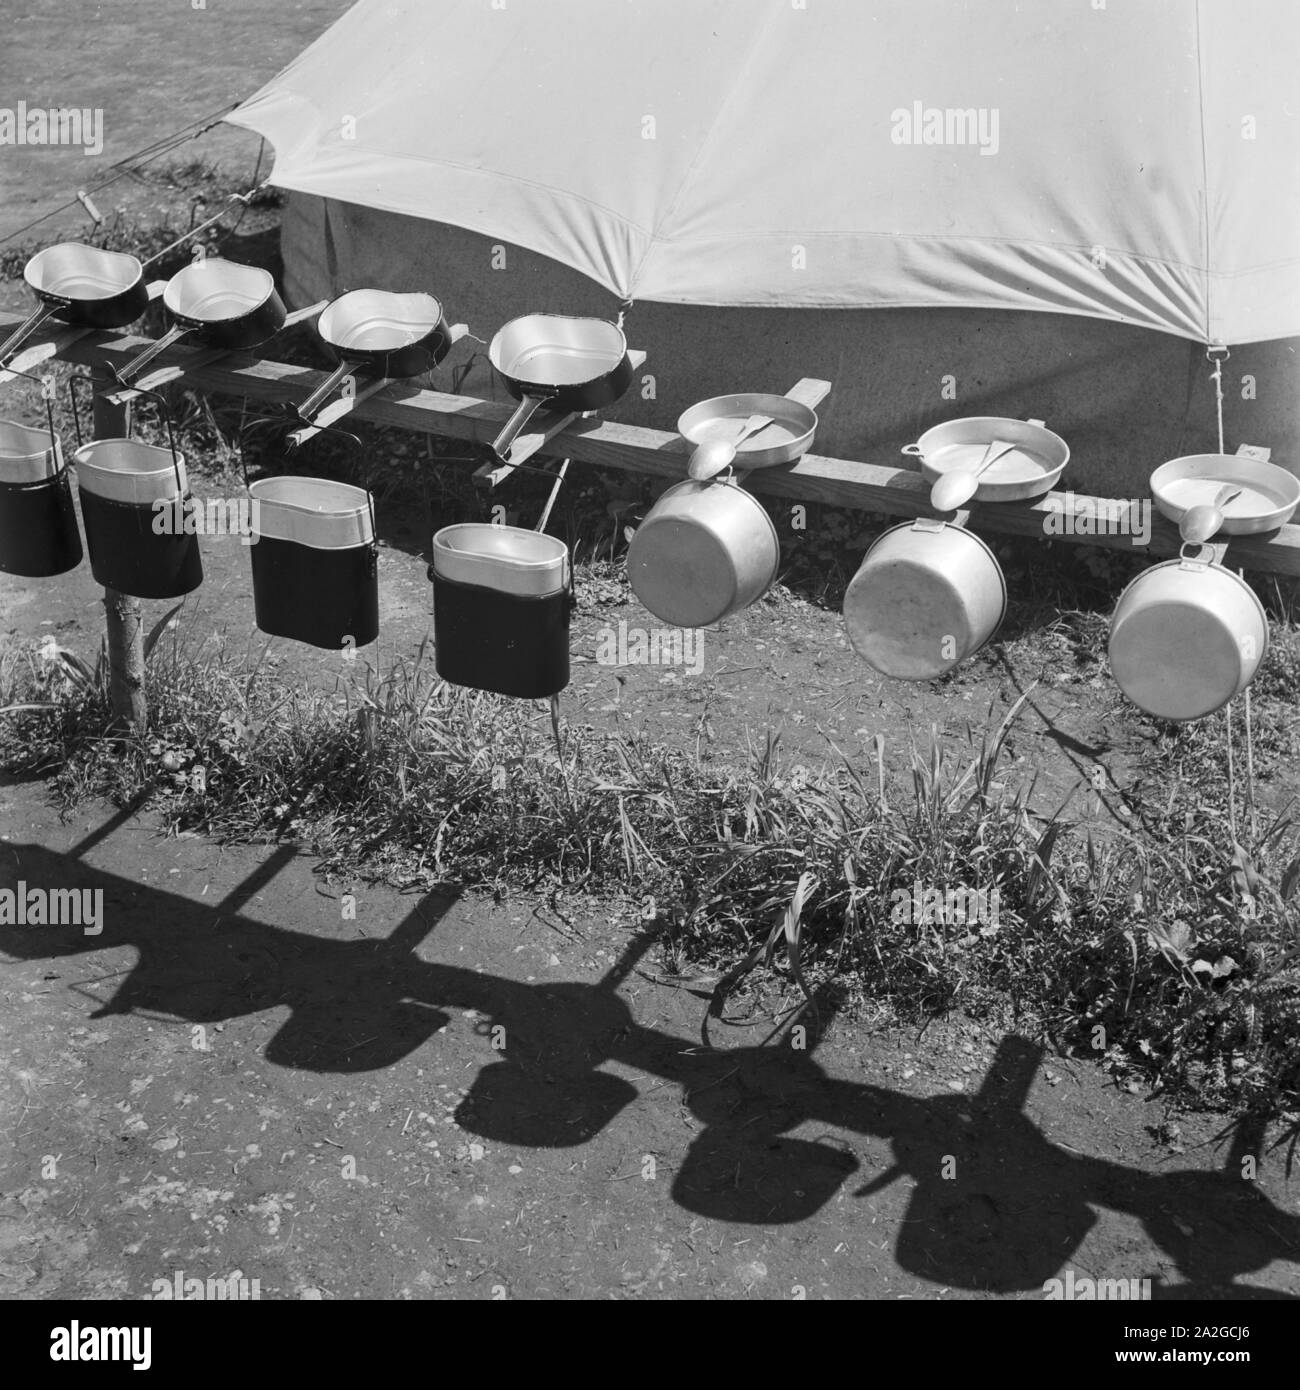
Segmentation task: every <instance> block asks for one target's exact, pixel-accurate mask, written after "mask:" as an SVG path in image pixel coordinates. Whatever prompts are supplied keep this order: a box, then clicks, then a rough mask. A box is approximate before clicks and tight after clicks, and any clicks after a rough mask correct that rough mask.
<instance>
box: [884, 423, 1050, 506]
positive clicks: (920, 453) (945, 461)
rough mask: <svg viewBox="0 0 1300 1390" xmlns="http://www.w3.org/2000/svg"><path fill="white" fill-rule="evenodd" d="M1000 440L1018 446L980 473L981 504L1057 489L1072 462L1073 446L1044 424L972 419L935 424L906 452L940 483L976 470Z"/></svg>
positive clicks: (928, 476) (978, 495) (978, 497)
mask: <svg viewBox="0 0 1300 1390" xmlns="http://www.w3.org/2000/svg"><path fill="white" fill-rule="evenodd" d="M995 439H1000V440H1002V441H1003V442H1004V443H1006V444H1014V445H1015V446H1016V447H1015V448H1014V449H1013V450H1012V451H1011V452H1010V453H1009V454H1003V456H1002V457H1001V458H1000V459H998V460H997V461H996V462H994V463H990V464H989V466H988V467H987V468H986V469H985V470H984V471H983V472H982V473H981V474H980V475H979V487H978V489H977V491H976V493H975V497H974V500H975V501H976V502H1024V501H1028V500H1030V499H1031V498H1035V497H1042V496H1043V495H1044V494H1045V493H1048V492H1051V490H1052V489H1053V488H1054V487H1055V486H1056V484H1057V482H1058V480H1059V479H1060V476H1061V474H1062V473H1063V472H1064V471H1065V465H1066V464H1067V463H1069V461H1070V447H1069V445H1068V444H1066V442H1065V440H1064V439H1062V438H1061V436H1060V435H1059V434H1054V433H1053V432H1052V431H1051V430H1049V429H1047V428H1046V427H1045V426H1044V425H1043V422H1042V421H1041V420H1013V419H1010V418H1008V417H1006V416H1001V415H970V416H967V417H966V418H964V419H961V420H947V421H945V422H944V423H943V424H942V425H935V426H934V427H933V428H932V429H928V430H926V432H925V433H924V434H923V435H922V436H921V437H920V439H918V440H917V441H916V443H915V444H908V445H905V446H904V448H903V453H905V454H910V455H912V456H913V457H915V458H919V459H920V460H921V474H922V476H923V477H924V478H925V479H926V481H927V482H931V483H933V482H937V481H938V480H939V479H940V478H942V477H943V475H944V474H945V473H955V472H958V471H959V470H966V471H969V472H974V471H975V469H976V468H978V467H979V463H980V460H981V459H982V458H983V457H984V453H985V451H986V450H987V448H988V446H989V445H990V444H991V443H992V442H993V441H994V440H995Z"/></svg>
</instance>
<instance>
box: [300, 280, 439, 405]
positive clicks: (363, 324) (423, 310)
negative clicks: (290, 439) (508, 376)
mask: <svg viewBox="0 0 1300 1390" xmlns="http://www.w3.org/2000/svg"><path fill="white" fill-rule="evenodd" d="M316 331H317V332H318V333H319V334H320V336H321V338H322V339H323V340H324V341H325V342H326V343H328V344H329V346H330V347H332V348H333V349H334V350H335V352H337V353H338V354H339V358H340V361H339V365H338V366H337V367H336V368H335V369H334V371H333V372H331V373H330V375H329V376H328V377H327V378H326V380H324V381H323V382H321V384H320V385H319V386H318V387H317V388H316V390H315V391H313V392H312V393H311V395H310V396H308V398H307V399H306V400H305V401H304V402H303V403H302V405H301V406H299V407H298V409H297V411H296V412H295V413H296V414H297V416H298V417H299V419H303V420H309V419H310V417H311V415H312V414H313V412H314V411H316V410H317V409H319V407H320V405H321V403H322V402H323V401H324V400H325V399H326V398H327V397H328V396H329V395H330V393H331V392H332V391H333V390H334V388H335V387H336V386H337V385H338V384H339V382H341V381H342V380H343V378H344V377H345V376H349V375H353V374H355V373H357V372H368V373H370V374H371V375H372V376H377V377H410V376H419V375H420V374H421V373H422V372H428V371H432V370H433V368H434V367H436V366H438V365H439V363H441V361H442V360H443V358H444V357H446V355H447V354H448V353H449V352H450V351H451V349H452V346H453V344H455V343H456V342H457V341H458V340H459V339H460V338H462V337H464V335H465V332H466V329H465V325H464V324H456V325H455V327H453V328H449V327H448V326H447V320H446V318H445V317H444V315H443V310H442V305H441V304H440V303H439V302H438V301H437V300H436V299H435V298H434V297H433V296H432V295H431V294H418V293H417V294H398V293H395V292H393V291H391V290H350V291H349V292H348V293H347V294H343V295H340V296H339V297H338V298H337V299H336V300H334V302H333V303H332V304H330V305H329V306H328V308H326V309H325V311H324V312H323V313H322V314H321V316H320V318H319V319H318V320H317V322H316Z"/></svg>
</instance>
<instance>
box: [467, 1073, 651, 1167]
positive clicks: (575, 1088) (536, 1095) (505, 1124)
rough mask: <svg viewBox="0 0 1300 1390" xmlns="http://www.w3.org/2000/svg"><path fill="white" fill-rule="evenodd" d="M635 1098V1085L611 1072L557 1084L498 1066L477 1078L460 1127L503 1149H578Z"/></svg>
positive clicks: (586, 1075)
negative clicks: (519, 1146) (512, 1146)
mask: <svg viewBox="0 0 1300 1390" xmlns="http://www.w3.org/2000/svg"><path fill="white" fill-rule="evenodd" d="M636 1098H637V1089H636V1087H635V1086H633V1085H632V1084H631V1083H630V1082H628V1081H624V1080H623V1078H622V1077H620V1076H611V1075H609V1073H607V1072H602V1071H584V1072H583V1073H582V1074H581V1075H578V1076H569V1077H564V1078H562V1079H559V1080H557V1079H553V1078H550V1077H547V1076H546V1075H544V1074H543V1073H540V1072H534V1071H530V1070H527V1069H526V1068H524V1067H521V1066H517V1065H515V1063H513V1062H494V1063H492V1064H491V1065H490V1066H487V1067H484V1068H483V1070H482V1071H481V1072H479V1074H478V1075H477V1076H476V1077H475V1078H474V1084H473V1086H471V1087H470V1090H469V1094H468V1095H467V1096H466V1097H465V1099H464V1100H463V1101H461V1103H460V1105H459V1107H458V1108H457V1110H456V1123H457V1124H458V1125H459V1126H460V1127H461V1128H462V1129H464V1130H467V1131H468V1132H469V1133H471V1134H477V1135H479V1136H480V1137H481V1138H483V1139H491V1140H495V1141H496V1142H497V1143H499V1144H524V1145H528V1146H529V1147H531V1148H540V1149H565V1148H573V1147H575V1146H577V1145H578V1144H586V1143H588V1142H589V1141H590V1140H592V1139H594V1138H595V1137H596V1135H598V1134H599V1133H600V1132H601V1130H602V1129H604V1128H605V1126H606V1125H607V1124H609V1123H610V1122H611V1121H612V1120H614V1119H615V1118H616V1117H617V1116H618V1114H619V1112H620V1111H621V1110H622V1109H623V1108H624V1107H625V1106H627V1105H630V1104H631V1103H632V1101H634V1100H635V1099H636Z"/></svg>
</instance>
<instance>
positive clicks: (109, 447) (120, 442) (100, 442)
mask: <svg viewBox="0 0 1300 1390" xmlns="http://www.w3.org/2000/svg"><path fill="white" fill-rule="evenodd" d="M72 461H73V463H75V464H76V466H77V486H78V487H79V488H80V489H81V491H82V492H90V493H93V494H94V495H95V496H96V497H106V498H108V499H109V500H110V501H113V502H128V503H132V502H133V503H137V504H139V505H142V506H150V505H152V504H153V503H154V502H156V501H158V500H159V499H160V498H161V499H165V500H168V501H170V500H171V499H172V498H175V497H179V496H184V495H186V494H187V493H188V492H189V480H188V479H187V477H186V474H185V456H184V455H183V454H177V455H176V457H175V459H173V457H172V451H171V450H170V449H164V448H163V447H162V446H161V445H158V444H142V443H140V442H139V441H138V440H135V439H94V440H91V442H90V443H89V444H83V445H82V446H81V448H80V449H78V450H77V451H76V452H75V453H74V454H73V455H72ZM178 475H179V478H178Z"/></svg>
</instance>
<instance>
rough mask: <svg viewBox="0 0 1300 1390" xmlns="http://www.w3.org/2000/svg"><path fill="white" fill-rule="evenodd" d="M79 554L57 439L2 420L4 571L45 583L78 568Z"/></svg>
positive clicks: (0, 559)
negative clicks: (44, 581)
mask: <svg viewBox="0 0 1300 1390" xmlns="http://www.w3.org/2000/svg"><path fill="white" fill-rule="evenodd" d="M81 554H82V552H81V533H80V532H79V531H78V530H77V512H76V508H75V506H74V505H73V501H72V485H71V482H70V481H69V478H68V470H67V468H66V467H65V466H64V461H63V447H62V445H61V444H60V442H59V437H58V435H56V434H47V433H45V432H44V431H43V430H37V429H32V428H30V427H29V426H27V425H16V424H13V423H11V422H10V421H8V420H0V570H4V571H5V573H6V574H20V575H22V576H23V577H24V578H27V579H46V578H48V577H49V576H50V575H54V574H66V573H67V571H68V570H72V569H76V567H77V566H78V565H79V564H80V563H81Z"/></svg>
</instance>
